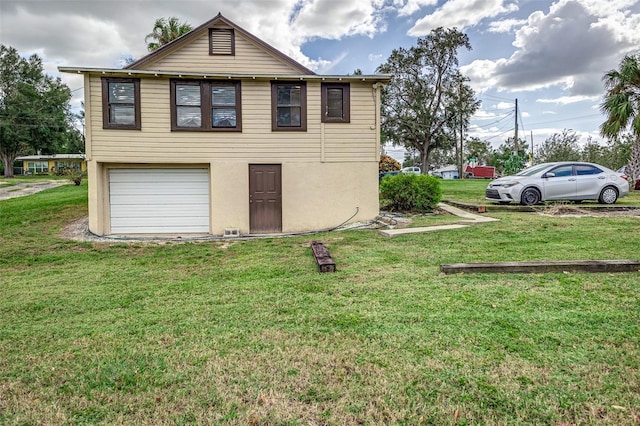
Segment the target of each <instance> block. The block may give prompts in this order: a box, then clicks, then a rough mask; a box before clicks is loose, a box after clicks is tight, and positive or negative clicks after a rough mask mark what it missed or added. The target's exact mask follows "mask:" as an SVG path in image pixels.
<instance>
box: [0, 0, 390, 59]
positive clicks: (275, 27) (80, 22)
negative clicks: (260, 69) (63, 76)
mask: <svg viewBox="0 0 640 426" xmlns="http://www.w3.org/2000/svg"><path fill="white" fill-rule="evenodd" d="M122 4H124V3H123V2H122V1H120V0H100V1H82V2H78V1H59V0H40V1H23V0H2V1H0V40H2V43H3V44H7V45H11V46H13V47H15V48H16V49H18V51H19V52H20V53H21V54H23V55H27V54H30V53H34V52H36V51H38V52H41V55H42V57H43V59H44V61H45V62H47V63H56V64H58V65H70V66H102V67H119V66H120V60H121V58H122V57H124V56H132V57H134V58H140V57H142V56H143V55H145V54H147V51H146V45H145V42H144V38H145V35H146V34H148V33H149V32H151V30H152V28H153V23H154V21H155V19H156V18H159V17H169V16H175V17H177V18H178V19H180V20H181V21H183V22H188V23H190V24H191V25H192V26H194V27H197V26H199V25H201V24H203V23H204V22H206V21H207V20H209V19H211V18H213V17H214V16H215V15H217V14H218V12H221V13H222V14H223V15H224V16H225V17H227V18H228V19H230V20H232V21H234V22H235V23H237V24H238V25H240V26H241V27H243V28H244V29H246V30H247V31H249V32H250V33H252V34H254V35H256V36H257V37H259V38H261V39H262V40H264V41H266V42H267V43H269V44H271V45H272V46H274V47H275V48H277V49H278V50H280V51H282V52H283V53H285V54H286V55H289V56H291V57H292V58H294V59H295V60H297V61H299V62H300V63H302V64H303V65H305V66H307V67H310V68H314V69H317V68H321V69H326V68H329V67H330V66H331V64H330V61H327V60H326V59H322V58H310V57H308V56H307V55H305V54H304V53H303V51H302V46H303V45H304V43H305V42H307V41H309V40H311V39H313V38H316V37H322V38H329V39H341V38H343V37H347V36H353V35H366V36H369V37H371V36H373V35H374V34H377V33H379V32H382V31H384V30H385V24H384V20H383V19H382V13H383V7H384V0H361V1H358V2H336V1H334V0H269V1H264V0H246V1H240V2H228V1H224V0H209V1H206V0H188V1H185V2H180V1H157V2H153V7H149V6H150V5H151V3H150V2H149V1H146V0H130V1H129V2H127V9H126V10H127V13H122V8H121V7H119V6H120V5H122ZM187 6H188V7H187ZM25 29H28V30H25Z"/></svg>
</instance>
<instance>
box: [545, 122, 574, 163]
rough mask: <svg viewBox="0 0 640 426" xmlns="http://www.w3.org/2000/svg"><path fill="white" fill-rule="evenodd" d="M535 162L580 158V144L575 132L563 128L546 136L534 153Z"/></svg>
mask: <svg viewBox="0 0 640 426" xmlns="http://www.w3.org/2000/svg"><path fill="white" fill-rule="evenodd" d="M534 159H535V162H536V163H549V162H552V161H578V160H580V145H579V144H578V135H577V134H576V133H575V132H572V131H570V130H567V129H564V130H563V131H562V133H554V134H553V135H551V136H550V137H548V138H547V139H546V140H545V141H544V142H543V143H542V145H540V147H539V148H538V150H537V152H536V153H535V158H534Z"/></svg>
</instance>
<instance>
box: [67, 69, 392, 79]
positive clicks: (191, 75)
mask: <svg viewBox="0 0 640 426" xmlns="http://www.w3.org/2000/svg"><path fill="white" fill-rule="evenodd" d="M58 70H59V71H60V72H63V73H71V74H95V75H102V76H105V77H106V76H113V77H140V78H184V79H207V78H210V79H229V80H321V81H325V80H329V81H345V82H346V81H379V82H384V81H389V80H391V78H392V76H391V75H390V74H370V75H320V74H297V75H296V74H257V73H249V74H243V73H207V72H193V71H189V72H185V71H160V70H137V69H117V68H88V67H58Z"/></svg>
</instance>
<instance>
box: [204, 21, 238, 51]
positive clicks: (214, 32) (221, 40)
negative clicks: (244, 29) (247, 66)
mask: <svg viewBox="0 0 640 426" xmlns="http://www.w3.org/2000/svg"><path fill="white" fill-rule="evenodd" d="M235 53H236V52H235V37H234V33H233V30H232V29H221V28H212V29H210V30H209V54H210V55H235Z"/></svg>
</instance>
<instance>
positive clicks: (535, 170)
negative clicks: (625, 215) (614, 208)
mask: <svg viewBox="0 0 640 426" xmlns="http://www.w3.org/2000/svg"><path fill="white" fill-rule="evenodd" d="M628 193H629V182H628V181H627V180H626V176H625V175H624V174H622V173H619V172H614V171H613V170H611V169H608V168H606V167H604V166H600V165H598V164H593V163H583V162H557V163H544V164H537V165H535V166H532V167H529V168H528V169H525V170H523V171H521V172H520V173H518V174H516V175H515V176H505V177H502V178H499V179H496V180H493V181H491V183H489V186H488V187H487V191H486V195H485V197H486V199H487V200H489V201H494V202H498V203H504V204H507V203H510V202H514V201H515V202H519V203H521V204H524V205H527V206H531V205H535V204H538V203H539V202H541V201H549V200H570V201H582V200H598V201H599V202H600V203H602V204H613V203H615V202H616V200H618V198H620V197H624V196H625V195H627V194H628Z"/></svg>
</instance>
